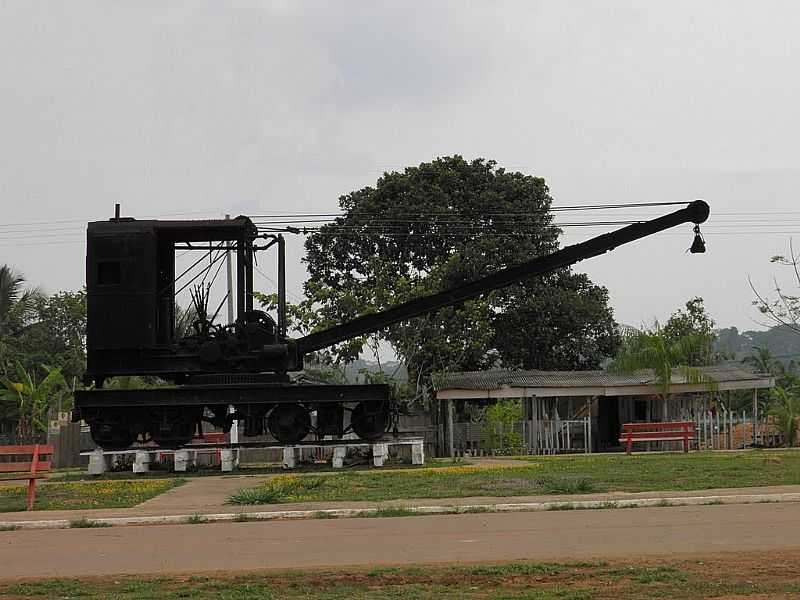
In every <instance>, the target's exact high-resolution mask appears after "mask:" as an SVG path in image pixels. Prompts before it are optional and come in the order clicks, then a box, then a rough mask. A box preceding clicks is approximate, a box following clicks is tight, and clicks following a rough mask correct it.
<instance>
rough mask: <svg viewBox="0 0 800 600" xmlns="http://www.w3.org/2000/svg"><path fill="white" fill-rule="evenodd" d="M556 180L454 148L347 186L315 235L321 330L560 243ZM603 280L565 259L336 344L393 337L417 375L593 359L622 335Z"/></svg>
mask: <svg viewBox="0 0 800 600" xmlns="http://www.w3.org/2000/svg"><path fill="white" fill-rule="evenodd" d="M551 201H552V199H551V197H550V193H549V190H548V188H547V185H546V184H545V181H544V180H543V179H541V178H538V177H532V176H529V175H523V174H522V173H517V172H508V171H506V170H504V169H502V168H499V167H497V165H496V163H495V162H494V161H490V160H483V159H477V160H474V161H471V162H469V161H466V160H464V159H463V158H462V157H460V156H452V157H444V158H439V159H436V160H434V161H432V162H430V163H423V164H420V165H419V166H417V167H410V168H407V169H405V171H403V172H402V173H401V172H392V173H386V174H384V175H383V176H382V177H381V178H380V179H379V180H378V182H377V184H376V185H375V187H365V188H362V189H360V190H356V191H354V192H351V193H349V194H347V195H345V196H342V197H341V198H340V207H341V210H342V213H343V214H342V216H341V217H339V218H337V219H336V220H335V222H334V223H332V224H327V225H325V226H323V227H321V228H320V229H319V231H318V232H316V233H314V234H313V235H311V236H309V238H308V239H307V241H306V250H307V257H306V259H305V261H306V263H307V265H308V270H309V274H310V277H309V279H308V281H307V282H306V286H305V291H306V295H307V297H308V301H307V302H306V304H305V309H306V310H305V311H302V310H301V311H300V313H301V315H300V316H301V318H300V319H298V320H296V321H295V324H296V325H297V327H298V329H300V330H306V331H307V330H311V329H317V328H322V327H326V326H329V325H331V324H334V323H338V322H342V321H345V320H347V319H350V318H353V317H355V316H357V315H359V314H364V313H366V312H371V311H375V310H379V309H381V308H384V307H387V306H390V305H392V304H396V303H398V302H402V301H404V300H407V299H410V298H413V297H416V296H419V295H423V294H429V293H433V292H436V291H440V290H443V289H446V288H448V287H451V286H456V285H459V284H462V283H465V282H468V281H471V280H474V279H477V278H479V277H481V276H483V275H485V274H488V273H491V272H493V271H496V270H498V269H502V268H504V267H507V266H510V265H514V264H517V263H520V262H522V261H524V260H529V259H530V258H533V257H536V256H542V255H545V254H549V253H552V252H553V251H555V250H556V249H558V247H559V242H558V236H559V234H560V230H559V229H558V228H557V227H556V226H555V225H554V223H553V216H552V213H551V211H550V205H551ZM607 300H608V298H607V293H606V290H605V289H604V288H601V287H598V286H595V285H593V284H592V283H591V281H589V279H588V278H587V277H586V276H585V275H578V274H574V273H572V272H571V271H570V270H569V269H562V270H560V271H558V272H555V273H552V274H550V275H547V276H543V277H538V278H533V279H530V280H527V281H524V282H520V283H519V284H516V285H513V286H509V287H507V288H504V289H501V290H496V291H493V292H490V293H487V294H485V295H484V296H483V297H481V298H478V299H475V300H471V301H468V302H464V303H463V304H461V305H459V306H457V307H448V308H444V309H441V310H439V311H438V312H436V313H435V314H430V315H427V316H424V317H420V318H417V319H414V320H413V321H410V322H407V323H402V324H399V325H396V326H392V327H390V328H388V329H386V330H385V331H382V332H379V333H378V334H376V335H375V336H369V337H365V338H360V339H358V340H353V341H352V342H349V343H346V344H342V345H340V346H338V347H336V348H334V349H333V351H332V352H331V353H330V355H329V356H330V357H332V358H333V359H334V360H340V361H345V362H346V361H349V360H353V359H354V358H356V357H357V356H358V355H359V353H360V352H361V351H362V350H363V349H364V346H365V344H367V343H370V344H372V345H373V347H375V345H377V344H380V343H386V342H388V343H389V344H391V346H392V347H393V348H394V350H395V351H396V352H397V354H398V356H399V357H400V358H401V359H402V360H403V361H404V362H405V363H406V364H407V366H408V369H409V378H410V380H411V381H412V382H414V381H417V382H421V381H423V380H425V379H426V375H428V374H429V373H430V372H432V371H436V370H470V369H482V368H486V367H489V366H492V365H495V364H498V363H500V364H503V365H508V366H515V367H524V368H554V369H555V368H559V369H570V368H593V367H597V366H598V365H599V364H600V362H601V361H602V360H603V358H604V357H607V356H610V355H611V354H613V352H614V350H615V349H616V347H617V345H618V343H619V339H618V335H617V333H616V325H615V323H614V319H613V315H612V312H611V309H610V308H609V307H608V304H607Z"/></svg>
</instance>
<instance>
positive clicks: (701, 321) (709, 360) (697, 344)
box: [656, 296, 720, 367]
mask: <svg viewBox="0 0 800 600" xmlns="http://www.w3.org/2000/svg"><path fill="white" fill-rule="evenodd" d="M656 327H657V328H658V326H656ZM661 332H662V334H663V335H664V339H665V340H666V342H667V343H668V344H676V343H678V342H680V340H682V339H684V338H689V337H692V338H693V339H694V344H693V347H694V348H693V353H692V354H690V355H688V356H684V357H683V361H684V363H685V364H686V365H688V366H695V367H696V366H703V365H710V364H713V363H715V362H718V361H719V359H720V356H719V355H718V354H716V353H715V351H714V343H715V341H716V339H717V335H716V333H715V332H714V319H712V318H711V316H710V315H709V314H708V313H707V312H706V308H705V305H704V303H703V299H702V298H700V297H699V296H695V297H694V298H691V299H690V300H689V301H688V302H687V303H686V306H685V307H684V308H680V309H678V310H676V311H675V312H674V313H672V315H670V317H669V319H668V320H667V322H666V323H665V324H664V327H663V329H662V330H661Z"/></svg>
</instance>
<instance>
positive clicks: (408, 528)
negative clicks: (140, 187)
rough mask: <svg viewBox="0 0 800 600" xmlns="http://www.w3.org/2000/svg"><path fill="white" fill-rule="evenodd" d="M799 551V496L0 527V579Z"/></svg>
mask: <svg viewBox="0 0 800 600" xmlns="http://www.w3.org/2000/svg"><path fill="white" fill-rule="evenodd" d="M797 548H800V503H785V504H752V505H715V506H691V507H663V508H639V509H610V510H584V511H551V512H541V513H514V514H463V515H446V516H411V517H398V518H373V519H361V518H358V519H335V520H310V521H273V522H260V523H259V522H251V523H247V522H243V523H236V522H232V523H215V524H202V523H200V524H186V525H170V526H151V527H115V528H108V529H102V528H101V529H65V530H42V531H36V530H20V531H3V532H0V565H2V566H3V568H2V570H0V580H8V579H14V578H23V577H24V578H30V577H33V578H37V577H39V578H41V577H76V576H100V575H107V574H126V573H127V574H144V573H149V574H168V573H187V572H195V573H210V572H219V571H224V572H228V573H230V572H237V571H238V572H241V571H252V570H261V569H297V568H301V569H313V568H327V567H343V566H356V565H367V566H373V567H374V566H377V565H409V564H436V563H454V562H460V563H474V562H496V561H513V560H535V561H567V562H569V561H583V560H629V559H636V560H641V559H643V558H646V557H654V556H662V557H663V556H686V555H694V554H717V553H719V552H725V551H730V552H739V553H742V556H747V555H749V554H751V553H756V552H794V551H795V550H796V549H797ZM772 566H774V565H772V564H769V565H767V567H768V568H769V567H772Z"/></svg>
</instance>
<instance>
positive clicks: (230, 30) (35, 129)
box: [0, 0, 800, 329]
mask: <svg viewBox="0 0 800 600" xmlns="http://www.w3.org/2000/svg"><path fill="white" fill-rule="evenodd" d="M798 31H800V4H798V3H796V2H789V1H786V2H768V1H763V0H762V1H759V2H756V1H750V2H734V1H719V2H698V1H688V2H676V1H674V0H670V1H669V2H666V1H663V2H641V1H634V0H632V1H630V2H622V1H619V2H611V1H604V2H577V1H572V2H563V1H552V2H532V1H530V0H527V1H524V2H518V3H514V2H474V3H466V2H450V3H448V2H435V3H434V2H426V3H423V2H416V3H415V2H400V1H397V2H372V1H371V2H366V1H365V2H349V3H348V2H328V3H323V2H296V1H286V2H226V3H222V2H218V1H212V2H199V1H192V2H163V1H158V2H155V1H154V2H146V1H138V2H112V1H102V2H83V1H80V0H71V1H70V2H36V1H33V0H19V1H12V0H0V203H2V208H3V211H2V215H3V222H2V225H0V264H2V263H8V264H10V265H13V266H14V267H15V268H17V269H18V270H20V271H22V272H24V274H25V275H26V277H27V278H28V280H29V281H30V282H31V283H33V284H38V285H41V286H42V287H44V288H45V289H46V290H48V291H56V290H59V289H76V288H78V287H80V286H81V285H82V284H83V280H84V262H83V261H84V258H83V257H84V250H85V248H84V241H83V236H84V233H83V231H84V228H85V221H87V220H98V219H104V218H107V217H109V216H111V214H112V212H113V205H114V203H115V202H119V203H121V204H122V206H123V212H124V213H125V214H127V215H132V216H138V217H144V216H150V217H153V216H169V215H183V216H186V217H189V218H192V217H195V216H196V217H201V216H221V215H223V214H224V213H231V214H234V215H235V214H259V213H264V212H296V211H312V212H314V211H317V212H319V211H322V212H330V211H334V210H336V209H337V208H338V203H337V198H338V196H339V195H341V194H343V193H346V192H348V191H350V190H353V189H357V188H360V187H363V186H364V185H368V184H374V182H375V180H376V179H377V177H378V176H379V175H380V174H381V173H382V172H383V171H386V170H392V169H402V168H403V167H405V166H408V165H413V164H418V163H420V162H422V161H428V160H430V159H432V158H434V157H436V156H440V155H447V154H456V153H457V154H462V155H463V156H465V157H467V158H474V157H487V158H494V159H496V160H497V161H498V162H499V163H500V164H501V165H503V166H505V167H507V168H509V169H514V170H520V171H522V172H524V173H528V174H534V175H538V176H541V177H544V178H545V179H546V180H547V182H548V184H549V185H550V189H551V192H552V195H553V197H554V199H555V203H556V204H558V205H569V204H578V203H605V202H658V201H684V200H685V201H689V200H691V199H694V198H704V199H706V200H707V201H708V202H709V203H710V204H711V207H712V214H711V219H710V221H709V223H708V225H707V226H706V227H704V232H705V234H706V240H707V242H708V245H709V252H708V253H707V254H706V255H703V256H693V255H689V254H686V253H685V252H684V251H685V249H686V248H687V247H688V246H689V245H690V244H691V241H692V236H691V232H690V227H688V226H687V227H686V228H681V229H680V230H678V231H672V232H667V233H664V234H661V235H658V236H655V237H652V238H649V239H647V240H643V241H641V242H638V243H635V244H633V245H630V246H627V247H624V248H620V249H618V250H616V251H614V252H613V253H611V254H609V255H606V256H603V257H600V258H597V259H594V260H593V261H589V262H586V263H582V264H580V265H579V266H578V267H577V268H578V269H579V270H585V271H586V272H587V273H589V275H590V276H591V277H592V278H593V280H594V281H595V282H596V283H598V284H602V285H605V286H607V287H608V289H609V291H610V295H611V304H612V306H613V307H614V310H615V314H616V317H617V319H618V320H619V321H621V322H624V323H628V324H631V325H639V324H641V323H642V322H645V323H650V322H652V320H653V319H654V318H658V319H660V320H662V321H663V320H664V319H666V317H667V316H668V315H669V313H670V312H672V311H673V310H675V309H676V308H678V307H679V306H681V305H682V304H683V303H684V302H685V301H686V300H687V299H688V298H689V297H691V296H695V295H699V296H703V297H704V298H705V299H706V304H707V307H708V309H709V311H710V312H711V314H712V315H713V316H714V318H715V319H716V320H717V323H718V324H719V325H721V326H728V325H736V326H738V327H739V328H744V329H747V328H758V325H757V323H756V321H758V315H757V313H756V312H755V311H754V310H753V308H752V307H751V301H752V293H751V291H750V288H749V285H748V276H752V278H753V280H754V282H755V283H756V285H757V286H759V287H760V288H762V289H764V290H769V289H770V287H771V286H772V283H771V277H772V274H773V273H774V272H776V271H775V270H774V269H773V267H772V266H771V265H770V264H769V257H770V256H772V255H773V254H776V253H780V252H785V251H786V249H787V247H788V242H789V239H790V237H791V234H792V232H796V233H800V206H798V202H797V189H798V186H799V185H800V168H799V167H800V165H798V139H800V135H799V134H800V111H799V110H798V106H799V105H800V102H798V101H799V100H800V98H799V97H798V96H799V95H798V91H799V90H798V88H799V87H800V78H798V76H797V68H798V64H800V61H798V58H800V36H798V34H797V32H798ZM648 214H658V211H656V213H653V212H652V211H649V212H648ZM31 224H35V225H31ZM588 235H589V234H588V233H587V232H585V231H580V232H576V233H571V234H570V235H568V236H566V237H565V238H564V243H574V242H576V241H580V240H581V239H585V238H586V237H587V236H588ZM301 254H302V248H301V245H300V240H297V241H294V242H292V243H291V244H290V247H289V262H290V264H289V274H288V276H289V280H290V290H291V291H292V292H293V295H295V296H296V295H297V294H298V293H299V291H300V289H301V285H302V280H303V278H304V271H303V268H302V265H301V264H300V258H301ZM262 265H263V267H262V270H264V271H265V273H267V274H268V275H271V276H272V277H273V278H274V271H272V272H270V271H269V270H267V268H268V267H267V266H266V263H262ZM257 284H259V286H260V287H262V288H263V289H266V290H269V288H270V287H271V284H270V283H269V282H268V281H267V280H265V279H264V278H263V277H261V276H259V278H257Z"/></svg>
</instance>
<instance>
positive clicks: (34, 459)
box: [0, 444, 53, 510]
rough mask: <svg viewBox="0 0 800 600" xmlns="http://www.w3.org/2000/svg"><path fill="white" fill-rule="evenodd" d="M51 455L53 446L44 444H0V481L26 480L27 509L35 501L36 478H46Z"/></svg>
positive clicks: (30, 507)
mask: <svg viewBox="0 0 800 600" xmlns="http://www.w3.org/2000/svg"><path fill="white" fill-rule="evenodd" d="M52 456H53V447H52V446H45V445H44V444H34V445H32V446H0V481H24V480H26V479H27V480H28V510H31V509H33V503H34V502H35V501H36V480H37V479H45V478H47V473H49V472H50V469H51V467H52V464H53V463H52ZM3 457H7V458H3Z"/></svg>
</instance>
